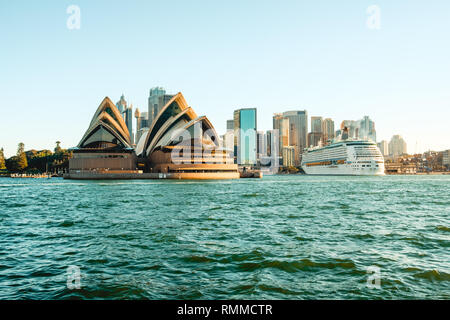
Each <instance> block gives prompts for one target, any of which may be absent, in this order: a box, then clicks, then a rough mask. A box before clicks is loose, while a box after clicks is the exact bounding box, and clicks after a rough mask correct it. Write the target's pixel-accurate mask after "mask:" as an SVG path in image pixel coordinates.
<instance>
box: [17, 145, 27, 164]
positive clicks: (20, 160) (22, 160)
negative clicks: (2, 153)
mask: <svg viewBox="0 0 450 320" xmlns="http://www.w3.org/2000/svg"><path fill="white" fill-rule="evenodd" d="M16 156H17V170H18V171H24V170H25V169H26V168H27V167H28V161H27V156H26V154H25V145H24V144H23V143H22V142H21V143H19V147H18V148H17V155H16Z"/></svg>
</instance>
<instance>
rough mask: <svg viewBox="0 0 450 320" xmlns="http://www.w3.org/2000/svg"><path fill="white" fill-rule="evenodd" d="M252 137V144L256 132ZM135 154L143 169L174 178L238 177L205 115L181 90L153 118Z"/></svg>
mask: <svg viewBox="0 0 450 320" xmlns="http://www.w3.org/2000/svg"><path fill="white" fill-rule="evenodd" d="M254 110H255V109H254ZM255 112H256V110H255ZM243 118H244V119H242V123H244V124H246V123H247V121H246V120H247V114H245V115H243ZM255 118H256V117H255ZM255 131H256V130H255ZM254 138H255V141H254V143H253V146H254V147H255V148H256V135H255V136H254ZM255 153H256V149H255ZM136 154H137V156H138V161H139V162H140V163H144V164H145V169H144V170H145V171H146V172H151V173H161V174H170V176H171V177H173V178H176V179H236V178H239V172H238V167H237V165H235V164H233V158H232V157H231V156H230V153H229V152H228V151H227V150H225V149H224V148H222V147H221V146H220V138H219V136H218V134H217V132H216V130H215V129H214V127H213V126H212V124H211V122H210V121H209V120H208V118H206V117H205V116H197V114H196V113H195V111H194V110H193V109H192V108H191V107H189V106H188V104H187V102H186V100H185V99H184V97H183V95H182V94H181V92H179V93H177V94H176V95H174V96H173V97H172V99H170V100H169V101H168V102H167V103H166V105H165V106H164V107H163V108H162V109H161V110H160V111H159V113H158V114H157V115H156V117H155V118H154V119H153V122H152V124H151V126H150V129H149V130H148V131H147V132H145V133H144V134H143V135H142V136H141V138H140V140H139V142H138V144H137V146H136ZM255 160H256V156H255Z"/></svg>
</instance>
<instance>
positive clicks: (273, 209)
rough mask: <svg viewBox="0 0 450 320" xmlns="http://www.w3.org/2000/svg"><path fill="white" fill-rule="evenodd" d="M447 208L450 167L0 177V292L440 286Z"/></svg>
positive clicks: (360, 290)
mask: <svg viewBox="0 0 450 320" xmlns="http://www.w3.org/2000/svg"><path fill="white" fill-rule="evenodd" d="M449 218H450V176H386V177H310V176H272V177H268V176H267V177H264V178H263V179H262V180H253V179H242V180H239V181H206V182H196V181H162V180H141V181H139V180H135V181H67V180H62V179H48V180H47V179H9V178H2V179H0V299H68V298H83V299H92V298H96V299H99V298H101V299H140V298H148V299H417V298H424V299H449V298H450V254H449V247H450V219H449ZM71 265H74V266H78V267H79V268H80V270H81V289H79V290H77V289H73V290H71V289H68V288H67V274H66V272H67V268H68V266H71ZM370 266H376V267H379V268H380V269H379V270H380V273H379V274H380V278H381V282H380V286H379V287H378V288H376V287H375V288H369V287H368V286H367V279H368V277H369V276H370V275H371V274H372V273H367V268H368V267H370ZM370 283H373V282H370ZM69 284H71V283H69Z"/></svg>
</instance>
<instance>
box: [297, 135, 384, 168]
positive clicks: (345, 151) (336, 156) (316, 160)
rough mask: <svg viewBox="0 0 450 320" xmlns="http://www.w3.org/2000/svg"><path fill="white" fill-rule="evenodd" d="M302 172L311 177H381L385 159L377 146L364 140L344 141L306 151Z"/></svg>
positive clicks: (303, 157)
mask: <svg viewBox="0 0 450 320" xmlns="http://www.w3.org/2000/svg"><path fill="white" fill-rule="evenodd" d="M302 169H303V171H304V172H305V173H306V174H310V175H352V176H382V175H384V174H385V173H384V158H383V156H382V154H381V152H380V150H379V149H378V147H377V145H376V144H375V143H374V142H371V141H365V140H345V141H339V142H335V143H332V144H330V145H327V146H324V147H314V148H309V149H306V150H305V152H304V154H303V155H302Z"/></svg>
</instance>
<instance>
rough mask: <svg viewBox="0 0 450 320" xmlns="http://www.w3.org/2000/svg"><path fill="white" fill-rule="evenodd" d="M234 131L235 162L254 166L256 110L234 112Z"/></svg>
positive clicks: (248, 109)
mask: <svg viewBox="0 0 450 320" xmlns="http://www.w3.org/2000/svg"><path fill="white" fill-rule="evenodd" d="M234 129H235V133H234V155H235V162H236V163H237V164H241V165H254V164H256V108H244V109H239V110H235V111H234Z"/></svg>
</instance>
